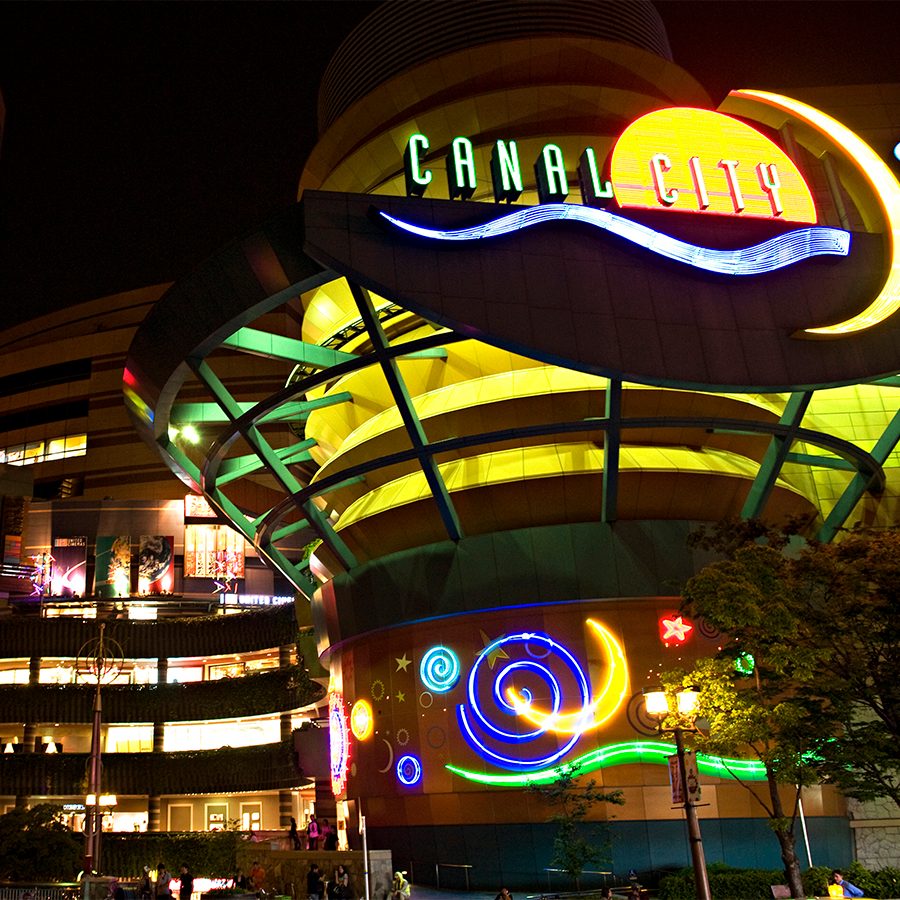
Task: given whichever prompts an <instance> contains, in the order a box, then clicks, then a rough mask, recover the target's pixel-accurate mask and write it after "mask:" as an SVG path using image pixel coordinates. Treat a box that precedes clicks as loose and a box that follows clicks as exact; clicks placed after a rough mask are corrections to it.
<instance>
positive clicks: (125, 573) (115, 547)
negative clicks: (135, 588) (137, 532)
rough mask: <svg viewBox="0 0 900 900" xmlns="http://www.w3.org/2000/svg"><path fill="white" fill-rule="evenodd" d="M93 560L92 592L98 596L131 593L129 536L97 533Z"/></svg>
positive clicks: (116, 595) (122, 595)
mask: <svg viewBox="0 0 900 900" xmlns="http://www.w3.org/2000/svg"><path fill="white" fill-rule="evenodd" d="M94 560H95V568H94V593H95V594H96V595H97V596H98V597H107V598H108V597H128V596H129V595H130V594H131V537H130V536H129V535H122V534H120V535H118V536H107V535H102V536H101V535H98V537H97V546H96V551H95V553H94Z"/></svg>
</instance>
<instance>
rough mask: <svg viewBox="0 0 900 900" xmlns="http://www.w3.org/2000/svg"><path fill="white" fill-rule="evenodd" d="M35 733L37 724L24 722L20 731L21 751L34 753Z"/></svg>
mask: <svg viewBox="0 0 900 900" xmlns="http://www.w3.org/2000/svg"><path fill="white" fill-rule="evenodd" d="M36 734H37V726H36V725H35V724H34V723H32V722H26V723H25V730H24V731H23V733H22V752H23V753H34V738H35V735H36Z"/></svg>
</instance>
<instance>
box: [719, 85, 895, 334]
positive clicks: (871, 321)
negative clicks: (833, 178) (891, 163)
mask: <svg viewBox="0 0 900 900" xmlns="http://www.w3.org/2000/svg"><path fill="white" fill-rule="evenodd" d="M731 98H734V99H735V100H737V101H741V100H744V101H750V102H751V103H754V104H763V105H765V106H769V107H772V108H774V109H777V110H780V111H782V112H785V113H788V114H789V115H791V116H793V117H794V118H795V119H798V120H799V121H801V122H803V123H804V124H806V125H809V126H810V127H812V128H814V129H815V130H816V131H818V132H819V134H821V135H822V136H823V137H825V138H826V139H827V140H828V142H829V143H831V144H832V145H833V146H834V147H835V148H836V149H837V150H839V151H841V153H842V155H846V156H847V157H849V159H850V160H851V161H852V162H853V163H854V164H855V166H856V168H857V169H858V171H859V172H860V173H861V174H862V176H863V178H864V179H865V180H866V182H867V184H868V185H869V187H870V188H871V190H872V192H873V193H874V195H875V197H876V198H877V199H878V202H879V204H880V206H881V210H882V214H883V216H884V219H885V222H886V223H887V236H888V239H889V243H890V268H889V269H888V275H887V279H886V280H885V282H884V284H883V285H882V287H881V290H880V291H879V293H878V294H877V296H876V297H875V299H874V300H873V301H872V302H871V303H870V304H869V305H868V306H867V307H866V308H865V309H864V310H862V312H860V313H857V314H856V315H855V316H852V317H851V318H849V319H846V320H845V321H843V322H838V323H836V324H834V325H825V326H822V327H820V328H807V329H805V333H806V334H811V335H822V336H825V337H841V336H843V335H846V334H852V333H853V332H855V331H863V330H864V329H866V328H872V327H873V326H874V325H878V324H879V323H880V322H883V321H884V320H885V319H887V318H890V317H891V316H892V315H894V313H896V312H897V310H898V309H900V184H898V183H897V179H896V178H895V177H894V175H893V173H892V172H891V170H890V169H889V168H888V167H887V165H886V164H885V163H884V162H883V161H882V159H881V157H880V156H879V155H878V154H877V153H876V152H875V151H874V150H873V149H872V148H871V147H870V146H869V145H868V144H867V143H866V142H865V141H864V140H863V139H862V138H860V137H859V136H858V135H857V134H854V133H853V132H852V131H851V130H850V129H849V128H847V126H846V125H842V124H841V123H840V122H838V121H837V120H836V119H833V118H832V117H831V116H829V115H827V114H826V113H823V112H822V111H821V110H818V109H816V108H815V107H813V106H808V105H807V104H805V103H801V102H800V101H799V100H794V99H792V98H791V97H785V96H783V95H781V94H773V93H770V92H768V91H751V90H741V91H732V92H731V93H730V94H729V95H728V99H731ZM726 106H727V100H726V103H725V104H723V107H726Z"/></svg>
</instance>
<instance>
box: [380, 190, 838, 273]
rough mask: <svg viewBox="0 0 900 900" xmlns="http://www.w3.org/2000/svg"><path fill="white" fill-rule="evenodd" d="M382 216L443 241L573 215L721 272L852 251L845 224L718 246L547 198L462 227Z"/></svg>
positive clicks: (472, 237) (759, 270) (471, 238)
mask: <svg viewBox="0 0 900 900" xmlns="http://www.w3.org/2000/svg"><path fill="white" fill-rule="evenodd" d="M379 215H381V216H382V217H383V218H384V219H385V220H387V221H388V222H390V223H391V224H392V225H394V226H395V227H397V228H400V229H402V230H403V231H407V232H409V233H410V234H415V235H418V236H419V237H424V238H431V239H433V240H439V241H476V240H480V239H481V238H491V237H499V236H500V235H504V234H510V233H511V232H514V231H520V230H521V229H523V228H530V227H531V226H532V225H540V224H542V223H544V222H559V221H562V220H565V219H568V220H570V221H574V222H584V223H585V224H587V225H593V226H594V227H595V228H600V229H603V230H604V231H609V232H610V233H612V234H615V235H617V236H618V237H621V238H624V239H625V240H627V241H631V242H632V243H633V244H637V245H638V246H640V247H645V248H646V249H647V250H650V251H651V252H653V253H657V254H659V255H660V256H665V257H667V258H668V259H673V260H675V261H676V262H680V263H686V264H687V265H689V266H694V267H695V268H698V269H703V270H705V271H707V272H716V273H718V274H719V275H762V274H764V273H765V272H774V271H775V270H776V269H783V268H784V267H785V266H791V265H793V264H794V263H798V262H800V261H801V260H804V259H809V258H810V257H812V256H826V255H830V256H847V254H848V253H849V252H850V232H848V231H843V230H842V229H840V228H827V227H822V226H814V227H812V228H798V229H795V230H794V231H788V232H786V233H785V234H779V235H778V236H777V237H773V238H770V239H769V240H767V241H763V242H762V243H761V244H753V245H752V246H750V247H744V248H741V249H737V250H715V249H713V248H711V247H699V246H697V245H696V244H689V243H687V242H686V241H680V240H678V238H674V237H671V236H670V235H667V234H662V233H661V232H659V231H655V230H654V229H652V228H648V227H647V226H646V225H640V224H638V223H637V222H632V221H631V220H630V219H625V218H623V217H622V216H617V215H614V214H613V213H611V212H607V211H606V210H605V209H594V208H593V207H591V206H579V205H577V204H574V203H545V204H543V205H541V206H532V207H529V208H528V209H521V210H518V211H517V212H513V213H509V214H508V215H505V216H501V217H500V218H499V219H492V220H491V221H490V222H484V223H483V224H481V225H476V226H474V227H473V228H462V229H459V230H457V231H441V230H439V229H436V228H424V227H423V226H421V225H413V224H412V223H410V222H404V221H402V220H401V219H396V218H394V217H393V216H390V215H388V214H387V213H386V212H383V211H381V212H379Z"/></svg>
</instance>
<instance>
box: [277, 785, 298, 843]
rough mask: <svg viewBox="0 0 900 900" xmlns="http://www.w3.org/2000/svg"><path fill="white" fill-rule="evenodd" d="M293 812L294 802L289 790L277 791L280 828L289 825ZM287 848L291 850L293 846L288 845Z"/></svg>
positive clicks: (288, 826)
mask: <svg viewBox="0 0 900 900" xmlns="http://www.w3.org/2000/svg"><path fill="white" fill-rule="evenodd" d="M293 814H294V804H293V801H292V797H291V792H290V791H279V792H278V824H279V825H280V826H281V827H282V828H290V827H291V816H292V815H293ZM288 849H289V850H293V849H294V848H293V847H289V848H288Z"/></svg>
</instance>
